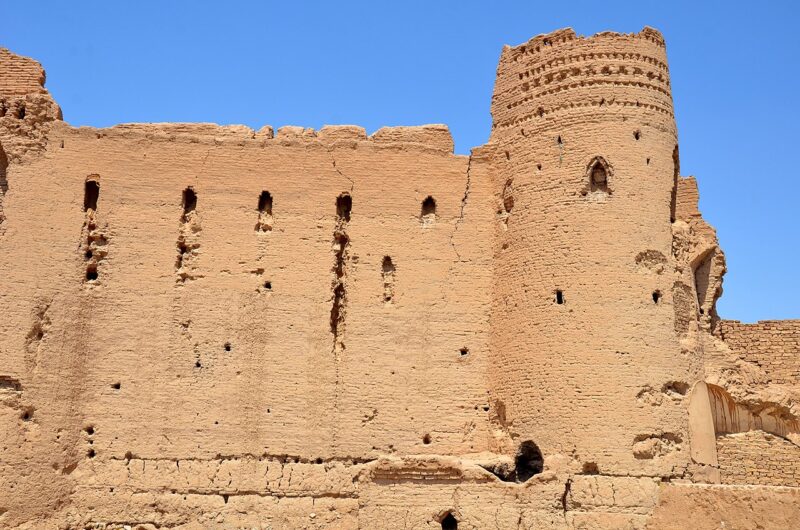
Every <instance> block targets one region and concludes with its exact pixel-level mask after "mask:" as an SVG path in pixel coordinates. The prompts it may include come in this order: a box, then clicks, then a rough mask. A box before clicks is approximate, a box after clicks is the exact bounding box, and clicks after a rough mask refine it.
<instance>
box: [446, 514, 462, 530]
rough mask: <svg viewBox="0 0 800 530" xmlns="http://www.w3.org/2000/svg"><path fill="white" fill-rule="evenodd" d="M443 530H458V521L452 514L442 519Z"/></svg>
mask: <svg viewBox="0 0 800 530" xmlns="http://www.w3.org/2000/svg"><path fill="white" fill-rule="evenodd" d="M442 530H458V520H457V519H456V518H455V517H454V516H453V514H452V513H450V512H447V515H445V516H444V517H442Z"/></svg>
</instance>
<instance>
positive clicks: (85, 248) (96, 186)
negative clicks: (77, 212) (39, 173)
mask: <svg viewBox="0 0 800 530" xmlns="http://www.w3.org/2000/svg"><path fill="white" fill-rule="evenodd" d="M99 200H100V175H96V174H92V175H89V176H88V177H86V182H85V184H84V190H83V211H84V215H85V220H84V222H83V228H82V229H81V252H82V253H83V259H84V261H85V262H86V275H85V277H84V282H86V283H87V284H89V285H92V284H94V283H95V282H96V281H97V280H98V278H99V274H100V273H99V267H100V262H102V261H103V259H105V257H106V256H107V255H108V249H107V247H106V246H107V244H108V239H107V238H106V236H105V234H104V230H102V229H100V228H99V227H98V222H97V203H98V201H99Z"/></svg>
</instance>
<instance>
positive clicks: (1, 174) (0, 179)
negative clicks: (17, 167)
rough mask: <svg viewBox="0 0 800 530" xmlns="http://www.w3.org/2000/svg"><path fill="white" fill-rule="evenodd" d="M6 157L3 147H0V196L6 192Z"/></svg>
mask: <svg viewBox="0 0 800 530" xmlns="http://www.w3.org/2000/svg"><path fill="white" fill-rule="evenodd" d="M7 176H8V156H7V155H6V152H5V150H4V149H3V146H2V145H0V195H5V193H6V192H7V191H8V180H7Z"/></svg>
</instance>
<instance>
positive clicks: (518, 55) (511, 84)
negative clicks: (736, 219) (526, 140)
mask: <svg viewBox="0 0 800 530" xmlns="http://www.w3.org/2000/svg"><path fill="white" fill-rule="evenodd" d="M576 109H577V110H578V111H579V112H586V113H589V114H592V115H594V114H605V115H606V116H614V114H615V112H614V111H615V110H622V111H623V112H624V111H627V110H634V109H638V111H642V112H656V113H660V114H663V115H664V116H665V117H666V118H667V119H673V107H672V94H671V89H670V82H669V68H668V66H667V57H666V48H665V46H664V40H663V38H662V37H661V34H660V33H659V32H658V31H656V30H654V29H652V28H644V29H643V30H642V31H640V32H639V33H613V32H603V33H598V34H596V35H593V36H591V37H580V36H577V35H576V34H575V32H574V31H573V30H572V29H571V28H567V29H561V30H558V31H555V32H553V33H548V34H545V35H538V36H536V37H534V38H532V39H531V40H529V41H528V42H526V43H524V44H520V45H518V46H514V47H510V46H506V47H505V48H504V49H503V52H502V54H501V56H500V64H499V66H498V68H497V80H496V82H495V91H494V97H493V99H492V118H493V122H492V137H493V138H498V137H501V138H507V137H509V136H513V135H516V134H520V133H523V134H524V132H525V131H531V130H534V129H536V128H538V127H539V126H540V124H541V123H543V122H548V121H552V120H553V119H556V116H557V115H561V114H563V113H565V112H567V113H569V112H570V111H575V110H576ZM587 119H591V118H587Z"/></svg>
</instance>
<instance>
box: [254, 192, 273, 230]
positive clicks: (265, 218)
mask: <svg viewBox="0 0 800 530" xmlns="http://www.w3.org/2000/svg"><path fill="white" fill-rule="evenodd" d="M272 222H273V218H272V195H270V193H269V192H268V191H262V192H261V195H259V197H258V223H256V231H257V232H270V231H272Z"/></svg>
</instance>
